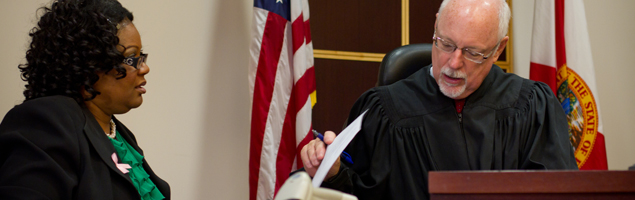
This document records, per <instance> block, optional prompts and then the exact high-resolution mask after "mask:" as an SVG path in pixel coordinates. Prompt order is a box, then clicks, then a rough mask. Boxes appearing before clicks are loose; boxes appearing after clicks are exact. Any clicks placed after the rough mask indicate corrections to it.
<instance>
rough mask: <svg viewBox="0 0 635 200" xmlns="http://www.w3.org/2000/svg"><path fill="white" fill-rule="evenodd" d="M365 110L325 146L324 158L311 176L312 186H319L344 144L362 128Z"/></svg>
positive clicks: (346, 144)
mask: <svg viewBox="0 0 635 200" xmlns="http://www.w3.org/2000/svg"><path fill="white" fill-rule="evenodd" d="M367 111H368V110H366V111H364V112H363V113H362V114H361V115H359V116H358V117H357V119H355V120H354V121H353V123H350V124H349V125H348V126H347V127H346V128H345V129H344V130H343V131H342V132H340V134H339V135H337V137H335V140H333V143H331V144H330V145H329V146H328V147H327V148H326V153H325V154H324V159H322V163H321V164H320V167H319V168H318V170H317V171H316V172H315V176H313V187H320V185H321V184H322V181H324V178H325V177H326V174H327V173H328V172H329V169H331V167H332V166H333V164H335V161H336V160H337V159H339V158H340V155H341V154H342V151H344V149H345V148H346V146H348V143H350V142H351V140H353V138H355V135H357V132H359V130H360V129H361V128H362V118H364V115H366V112H367Z"/></svg>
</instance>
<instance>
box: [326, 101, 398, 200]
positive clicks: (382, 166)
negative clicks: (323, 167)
mask: <svg viewBox="0 0 635 200" xmlns="http://www.w3.org/2000/svg"><path fill="white" fill-rule="evenodd" d="M366 110H368V112H367V113H366V115H365V116H364V119H363V122H362V129H361V130H360V132H359V133H357V135H356V136H355V138H354V139H353V140H352V141H351V143H350V144H349V145H348V147H347V148H346V152H347V153H349V154H350V155H351V157H352V158H353V163H354V165H350V166H349V165H347V164H346V162H345V161H344V160H341V161H342V165H341V166H340V171H339V173H338V174H337V175H336V176H334V177H331V178H330V179H329V180H327V181H325V182H324V183H323V185H322V186H323V187H327V188H332V189H336V190H340V191H343V192H347V193H350V194H354V195H356V196H357V197H358V198H359V199H387V198H389V197H387V196H384V195H388V194H389V192H386V190H387V189H388V176H389V174H390V171H391V168H390V166H389V165H390V152H391V150H390V148H391V141H390V136H389V132H390V129H391V127H393V126H392V124H391V123H390V120H389V118H388V117H387V116H386V115H385V110H384V106H382V104H381V103H380V98H379V93H377V92H376V91H375V90H374V89H372V90H369V91H367V92H366V93H364V94H363V95H362V96H361V97H360V98H359V99H358V100H357V102H356V103H355V104H354V105H353V108H352V109H351V112H350V115H349V117H348V118H349V119H351V120H352V119H355V118H357V116H359V115H360V114H361V113H363V112H364V111H366Z"/></svg>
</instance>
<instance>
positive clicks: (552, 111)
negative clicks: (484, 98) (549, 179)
mask: <svg viewBox="0 0 635 200" xmlns="http://www.w3.org/2000/svg"><path fill="white" fill-rule="evenodd" d="M526 102H527V103H526V104H525V106H524V107H521V111H520V112H519V114H518V115H517V116H516V117H512V118H507V119H503V120H500V121H499V122H498V124H499V128H500V131H502V132H503V133H505V132H508V133H513V132H514V131H515V130H518V131H521V134H519V135H521V138H520V144H518V145H519V150H520V153H521V155H523V156H522V157H521V158H520V163H519V168H520V169H548V170H553V169H576V170H577V169H578V167H577V163H576V161H575V157H574V149H573V147H572V146H571V143H570V141H569V127H568V123H567V118H566V115H565V113H564V110H563V109H562V107H561V106H560V103H559V101H558V99H557V98H556V96H555V95H554V93H553V92H552V91H551V89H549V86H547V85H546V84H544V83H542V82H535V83H534V84H533V87H532V90H531V93H530V94H529V96H528V97H527V101H526ZM509 127H514V129H509Z"/></svg>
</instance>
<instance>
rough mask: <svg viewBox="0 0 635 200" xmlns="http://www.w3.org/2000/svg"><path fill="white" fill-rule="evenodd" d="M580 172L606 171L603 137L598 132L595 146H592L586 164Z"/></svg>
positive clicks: (607, 166)
mask: <svg viewBox="0 0 635 200" xmlns="http://www.w3.org/2000/svg"><path fill="white" fill-rule="evenodd" d="M580 169H581V170H598V169H599V170H608V169H609V165H608V164H607V163H606V145H605V143H604V135H603V134H602V133H600V132H598V134H597V136H596V137H595V144H594V145H593V150H592V151H591V154H590V155H589V158H587V160H586V162H585V163H584V165H582V167H580Z"/></svg>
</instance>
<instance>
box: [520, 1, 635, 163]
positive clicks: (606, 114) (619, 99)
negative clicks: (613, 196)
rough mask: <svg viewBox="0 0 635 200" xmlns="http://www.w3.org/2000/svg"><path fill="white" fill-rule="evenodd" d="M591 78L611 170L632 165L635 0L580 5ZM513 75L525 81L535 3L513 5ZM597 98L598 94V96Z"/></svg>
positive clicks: (634, 158) (634, 149)
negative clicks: (586, 31)
mask: <svg viewBox="0 0 635 200" xmlns="http://www.w3.org/2000/svg"><path fill="white" fill-rule="evenodd" d="M584 6H585V11H586V18H587V23H588V24H587V26H588V29H589V39H590V41H591V48H592V50H591V51H592V53H593V63H594V64H595V77H596V81H597V84H598V85H597V89H598V93H599V95H598V96H597V97H596V98H598V99H599V102H600V107H601V109H602V111H601V112H602V113H600V114H601V115H600V120H602V123H603V126H604V127H603V128H604V132H603V134H604V136H605V139H606V152H607V159H608V164H609V169H611V170H626V169H628V167H629V166H632V165H633V164H635V154H633V152H635V134H634V133H633V130H635V123H633V122H632V121H630V120H632V119H633V117H632V115H633V112H635V104H633V103H631V101H632V100H633V99H635V91H634V88H635V79H634V78H632V76H633V75H635V65H633V57H634V55H635V48H634V47H635V37H634V36H635V22H633V19H635V12H633V8H635V1H632V0H606V1H596V0H584ZM512 7H513V8H512V20H513V23H514V27H513V28H514V30H513V32H514V72H515V73H517V74H519V75H520V76H523V77H525V78H529V55H530V53H531V31H532V24H533V16H534V15H533V8H534V1H528V0H514V1H513V2H512ZM596 95H597V94H596Z"/></svg>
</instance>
